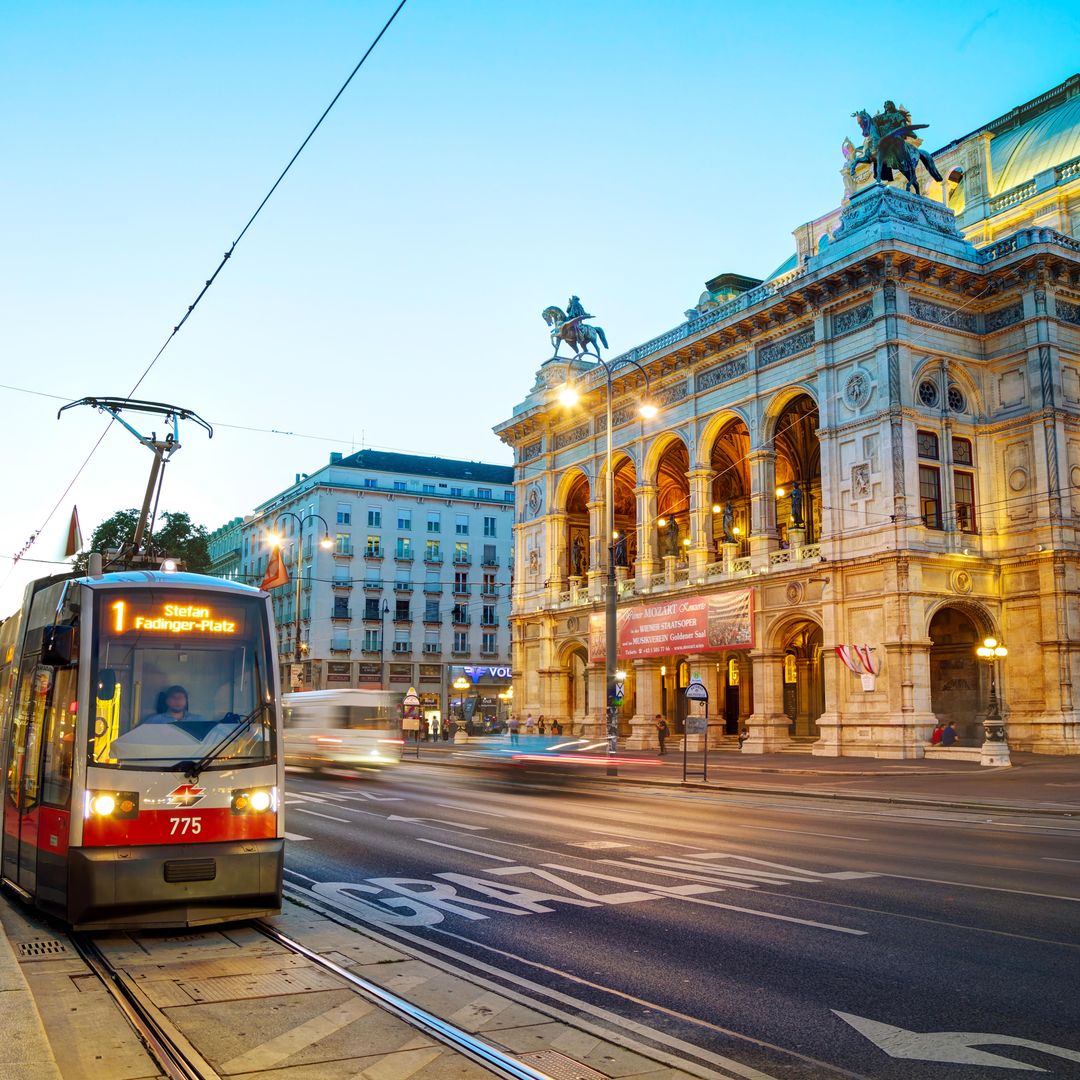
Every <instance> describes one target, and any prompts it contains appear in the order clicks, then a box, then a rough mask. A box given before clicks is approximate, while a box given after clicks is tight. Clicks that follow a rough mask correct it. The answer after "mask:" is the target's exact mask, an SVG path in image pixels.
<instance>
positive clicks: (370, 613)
mask: <svg viewBox="0 0 1080 1080" xmlns="http://www.w3.org/2000/svg"><path fill="white" fill-rule="evenodd" d="M381 621H382V616H381V615H380V614H379V609H378V608H377V607H375V608H364V622H381Z"/></svg>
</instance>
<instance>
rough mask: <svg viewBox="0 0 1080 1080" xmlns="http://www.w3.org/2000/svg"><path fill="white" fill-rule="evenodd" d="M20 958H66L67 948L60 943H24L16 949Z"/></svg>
mask: <svg viewBox="0 0 1080 1080" xmlns="http://www.w3.org/2000/svg"><path fill="white" fill-rule="evenodd" d="M18 953H19V956H20V957H32V956H67V955H70V953H69V950H68V947H67V946H66V945H65V944H64V943H63V942H62V941H24V942H23V943H22V944H21V945H20V946H19V949H18Z"/></svg>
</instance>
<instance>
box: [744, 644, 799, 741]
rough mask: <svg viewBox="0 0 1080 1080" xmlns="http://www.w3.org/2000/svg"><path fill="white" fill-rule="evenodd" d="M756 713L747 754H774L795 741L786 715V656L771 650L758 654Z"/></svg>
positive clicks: (755, 666) (755, 659) (751, 721)
mask: <svg viewBox="0 0 1080 1080" xmlns="http://www.w3.org/2000/svg"><path fill="white" fill-rule="evenodd" d="M751 663H752V665H753V671H754V711H753V713H752V714H751V716H750V718H749V721H748V724H747V726H748V727H749V728H750V737H749V738H748V739H747V740H746V742H744V743H743V747H742V752H743V753H744V754H771V753H775V752H776V751H777V750H782V749H783V748H784V747H785V746H787V745H788V743H789V742H790V741H791V737H790V736H789V735H788V724H789V723H790V722H791V721H790V720H789V719H788V717H787V714H786V713H785V712H784V691H783V676H784V653H783V651H782V650H780V649H768V650H764V649H763V650H762V651H761V652H757V653H754V655H753V657H752V660H751Z"/></svg>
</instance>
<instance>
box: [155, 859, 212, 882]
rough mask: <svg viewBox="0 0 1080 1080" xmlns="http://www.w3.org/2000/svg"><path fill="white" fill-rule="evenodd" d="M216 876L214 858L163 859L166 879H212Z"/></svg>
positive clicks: (174, 880) (172, 880) (171, 880)
mask: <svg viewBox="0 0 1080 1080" xmlns="http://www.w3.org/2000/svg"><path fill="white" fill-rule="evenodd" d="M216 877H217V860H216V859H166V861H165V880H166V881H170V882H176V881H213V880H214V878H216Z"/></svg>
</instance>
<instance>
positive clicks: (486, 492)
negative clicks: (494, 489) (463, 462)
mask: <svg viewBox="0 0 1080 1080" xmlns="http://www.w3.org/2000/svg"><path fill="white" fill-rule="evenodd" d="M476 497H477V498H478V499H490V498H491V488H477V489H476Z"/></svg>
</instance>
